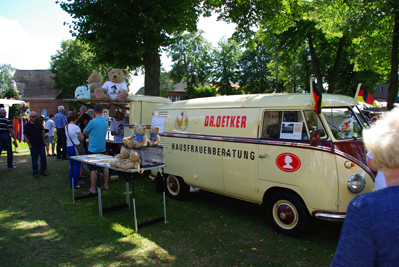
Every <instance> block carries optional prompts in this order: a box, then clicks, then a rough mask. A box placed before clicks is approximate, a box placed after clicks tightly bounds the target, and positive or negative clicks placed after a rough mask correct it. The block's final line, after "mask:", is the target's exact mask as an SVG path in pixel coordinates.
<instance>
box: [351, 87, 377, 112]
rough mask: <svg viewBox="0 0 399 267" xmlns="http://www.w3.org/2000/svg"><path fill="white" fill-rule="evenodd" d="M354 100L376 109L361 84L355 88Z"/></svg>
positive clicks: (372, 100)
mask: <svg viewBox="0 0 399 267" xmlns="http://www.w3.org/2000/svg"><path fill="white" fill-rule="evenodd" d="M355 99H356V100H357V102H364V103H367V104H369V105H373V106H374V107H378V105H377V103H375V101H374V99H373V97H372V96H371V94H370V93H369V92H367V91H366V89H364V87H363V85H362V84H361V83H359V85H358V86H357V91H356V97H355Z"/></svg>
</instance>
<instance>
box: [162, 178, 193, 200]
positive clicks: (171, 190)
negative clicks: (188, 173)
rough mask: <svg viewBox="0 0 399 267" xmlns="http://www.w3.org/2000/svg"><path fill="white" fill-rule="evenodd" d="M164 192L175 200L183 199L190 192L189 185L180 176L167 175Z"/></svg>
mask: <svg viewBox="0 0 399 267" xmlns="http://www.w3.org/2000/svg"><path fill="white" fill-rule="evenodd" d="M166 194H167V196H168V197H170V198H172V199H176V200H184V199H186V198H188V196H189V194H190V187H189V186H188V185H187V184H186V183H185V182H184V180H183V179H182V178H181V177H178V176H175V175H168V177H167V178H166Z"/></svg>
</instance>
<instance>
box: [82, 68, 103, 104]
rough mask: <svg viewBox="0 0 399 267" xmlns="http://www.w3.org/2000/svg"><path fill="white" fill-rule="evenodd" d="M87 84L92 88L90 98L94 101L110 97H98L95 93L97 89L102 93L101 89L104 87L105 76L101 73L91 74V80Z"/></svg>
mask: <svg viewBox="0 0 399 267" xmlns="http://www.w3.org/2000/svg"><path fill="white" fill-rule="evenodd" d="M87 82H88V83H89V86H90V96H91V98H92V99H96V98H104V97H105V98H106V97H108V95H105V96H103V95H101V97H97V95H96V93H95V92H96V90H97V89H98V90H99V91H100V92H102V90H101V87H102V86H103V76H102V75H101V74H100V73H97V72H95V71H93V72H92V74H90V77H89V79H87Z"/></svg>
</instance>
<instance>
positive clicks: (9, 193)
mask: <svg viewBox="0 0 399 267" xmlns="http://www.w3.org/2000/svg"><path fill="white" fill-rule="evenodd" d="M18 149H19V150H20V151H22V152H21V153H16V154H14V164H15V165H16V166H17V168H16V169H14V170H7V165H6V153H4V152H3V154H2V156H1V157H0V182H1V187H0V266H329V264H330V263H331V260H332V258H333V255H334V252H335V249H336V246H337V243H338V239H339V235H340V231H341V227H342V224H339V223H330V222H323V221H316V220H315V221H314V224H313V227H311V230H310V231H309V232H308V233H307V234H306V235H304V236H302V237H300V238H292V237H287V236H283V235H280V234H276V232H275V231H274V230H273V229H272V227H271V225H270V224H269V222H268V221H267V220H266V217H265V215H264V213H263V212H262V209H261V207H259V206H258V205H256V204H252V203H248V202H243V201H240V200H236V199H232V198H228V197H224V196H220V195H216V194H213V193H209V192H205V191H202V192H199V193H193V194H191V195H190V198H189V199H188V200H187V201H184V202H179V201H174V200H171V199H169V198H167V200H166V205H167V220H168V223H167V224H164V223H157V224H154V225H151V226H148V227H145V228H141V229H139V232H138V233H136V232H135V231H134V220H133V210H128V209H123V210H119V211H115V212H111V213H105V214H104V217H102V218H100V217H99V216H98V203H97V198H89V199H83V200H78V201H76V203H75V205H73V204H72V191H71V188H70V186H69V178H68V172H69V170H68V169H69V161H66V160H57V159H56V157H48V158H47V162H48V172H49V173H50V176H47V177H44V176H39V178H33V176H32V169H31V161H30V154H29V151H28V149H27V146H26V145H23V144H22V143H20V144H19V148H18ZM148 174H149V173H148V172H146V173H144V174H142V175H136V176H135V186H136V190H135V193H136V207H137V219H138V223H143V222H145V221H148V220H151V219H155V218H158V217H161V216H162V214H163V205H162V195H161V194H160V193H157V192H156V188H155V184H154V183H152V182H151V181H150V180H149V179H148ZM86 183H89V181H87V182H86ZM88 187H89V186H88V185H85V186H84V190H86V189H87V188H88ZM81 191H82V189H80V190H76V191H75V193H76V194H77V195H81V194H82V193H81ZM125 199H126V197H125V181H124V179H123V178H119V179H118V180H116V181H113V182H112V183H110V190H109V191H105V192H103V196H102V200H103V207H104V208H106V207H109V206H113V205H117V204H123V203H125Z"/></svg>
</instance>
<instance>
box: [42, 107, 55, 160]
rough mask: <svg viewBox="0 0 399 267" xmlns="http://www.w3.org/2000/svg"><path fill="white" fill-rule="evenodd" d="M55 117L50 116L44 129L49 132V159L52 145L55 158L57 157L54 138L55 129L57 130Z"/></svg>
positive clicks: (47, 145) (47, 146)
mask: <svg viewBox="0 0 399 267" xmlns="http://www.w3.org/2000/svg"><path fill="white" fill-rule="evenodd" d="M53 119H54V115H53V114H50V117H49V119H48V120H47V121H46V124H45V125H44V128H45V129H47V130H48V133H47V135H48V141H47V142H46V150H47V157H49V156H51V155H50V153H49V152H50V144H51V150H52V151H53V154H52V155H53V156H55V153H54V147H55V138H54V128H55V124H54V121H53Z"/></svg>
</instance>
